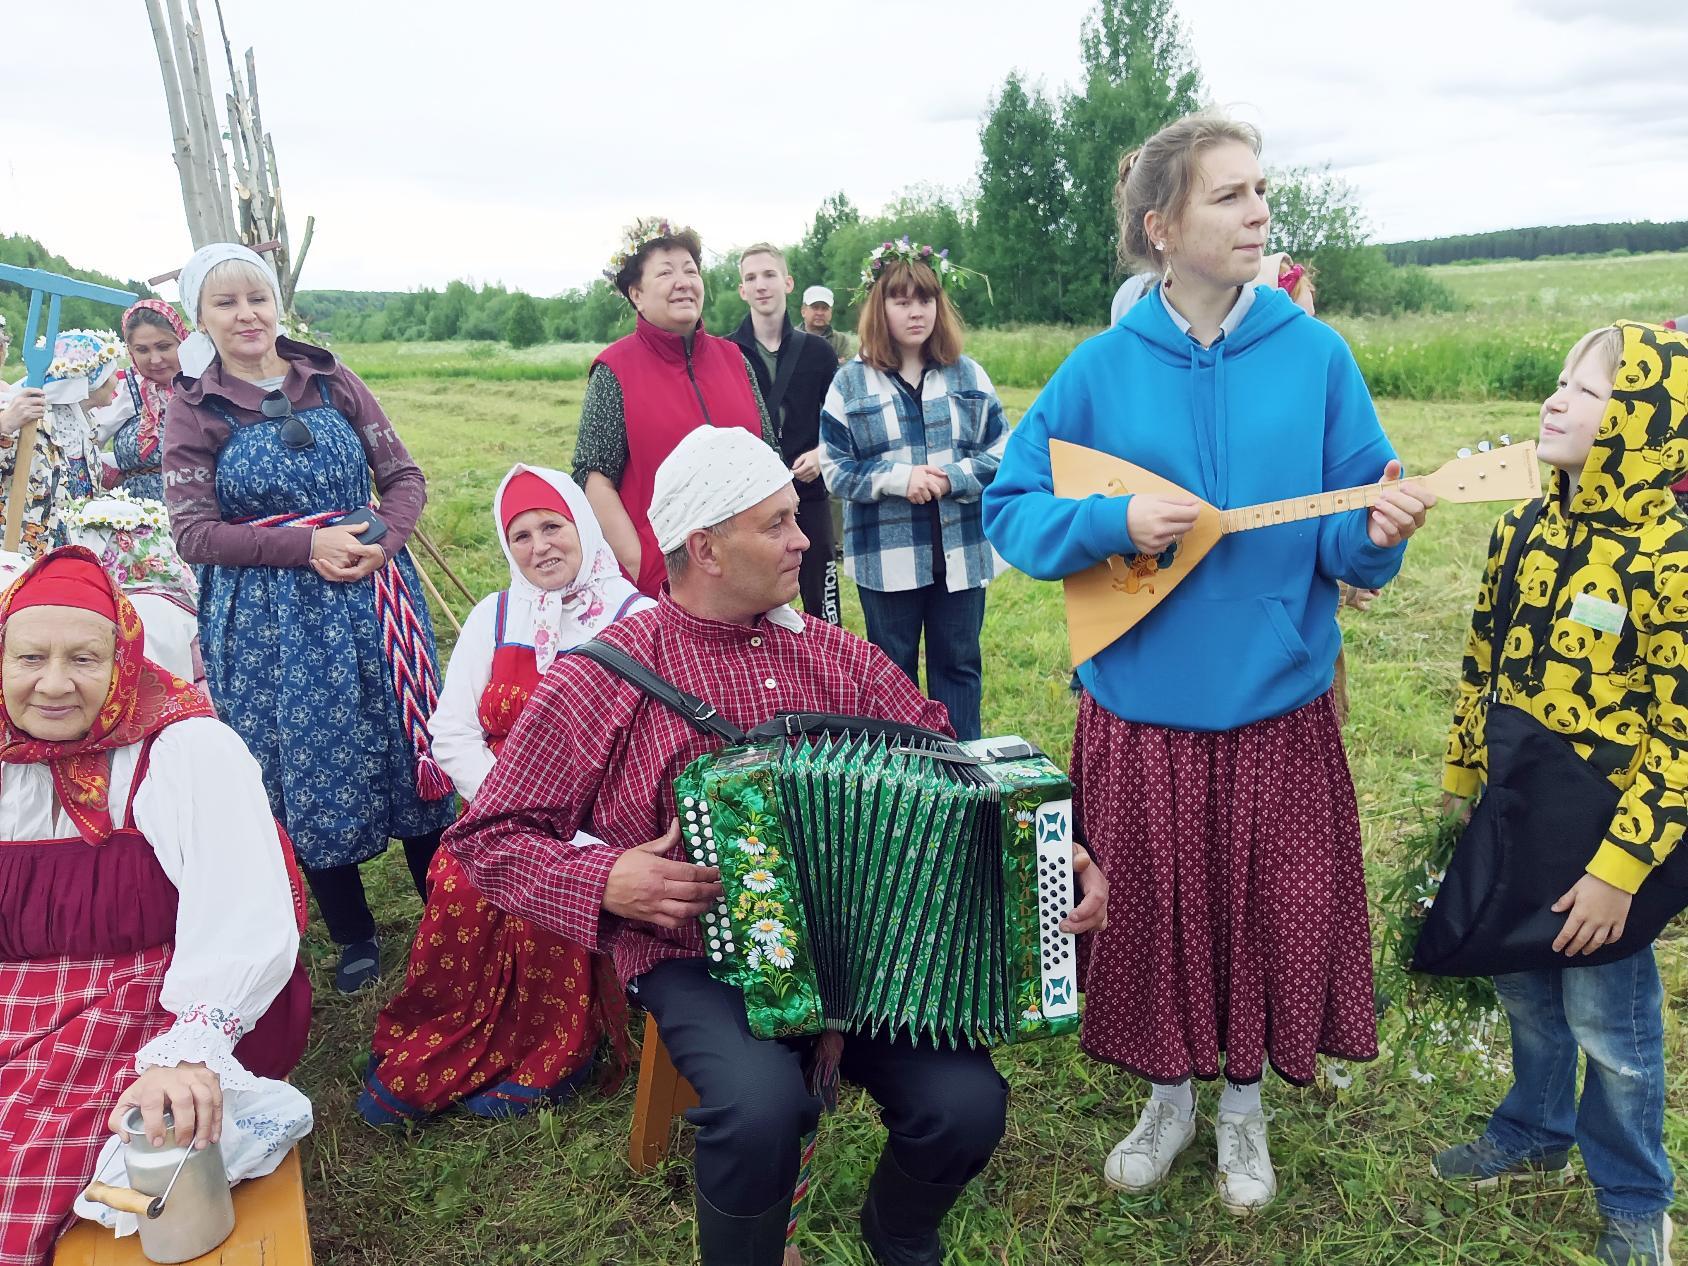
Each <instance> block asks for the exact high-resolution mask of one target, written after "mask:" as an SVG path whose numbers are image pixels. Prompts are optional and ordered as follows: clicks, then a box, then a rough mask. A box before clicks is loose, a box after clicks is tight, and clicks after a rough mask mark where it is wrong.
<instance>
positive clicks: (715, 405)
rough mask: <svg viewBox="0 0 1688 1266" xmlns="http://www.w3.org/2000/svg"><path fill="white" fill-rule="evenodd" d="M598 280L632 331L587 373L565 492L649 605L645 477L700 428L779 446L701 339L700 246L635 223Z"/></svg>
mask: <svg viewBox="0 0 1688 1266" xmlns="http://www.w3.org/2000/svg"><path fill="white" fill-rule="evenodd" d="M604 276H605V277H606V278H608V279H609V282H610V284H611V285H613V286H614V287H615V288H616V289H617V290H619V291H620V292H621V295H622V297H623V298H624V299H626V300H627V302H628V303H630V304H632V305H633V310H634V311H635V312H636V313H638V320H637V322H636V324H635V325H634V327H633V333H631V334H629V335H627V336H626V337H624V338H620V339H617V340H616V341H615V342H614V343H611V344H610V345H609V346H608V347H606V348H605V349H604V350H603V351H602V352H600V353H599V354H598V358H597V359H596V360H595V361H593V362H592V370H591V374H590V376H589V377H588V378H587V381H586V399H585V400H584V401H582V402H581V406H580V431H579V434H578V435H577V437H576V439H575V448H574V471H573V474H574V481H575V482H576V483H577V484H579V485H580V486H581V487H582V488H583V489H585V490H586V499H587V501H589V502H590V503H591V505H592V511H593V513H594V514H596V515H597V517H598V524H599V526H600V527H602V528H603V530H604V539H605V540H607V541H608V542H609V543H610V548H611V549H613V550H614V551H615V556H616V558H617V559H618V560H619V561H620V563H621V566H622V568H623V570H625V571H626V572H627V574H628V575H629V576H630V577H632V579H633V583H634V584H636V585H637V586H638V587H639V590H640V592H642V593H644V594H646V595H648V596H650V597H653V598H654V597H655V596H656V595H657V593H658V592H659V591H660V590H661V589H662V583H663V580H664V579H665V577H666V574H667V573H666V571H665V569H664V567H663V562H662V551H661V550H659V549H658V548H657V543H656V534H655V533H654V532H653V531H652V530H651V524H650V518H649V511H650V505H651V488H652V484H653V481H654V480H655V478H656V468H657V467H658V466H660V465H662V459H663V458H665V457H667V456H668V455H669V454H670V453H672V452H673V451H674V446H675V445H676V444H678V443H679V442H680V441H681V440H682V439H684V438H685V436H686V435H687V434H688V433H689V432H691V431H694V430H696V429H697V428H698V427H700V426H736V427H742V428H743V429H744V430H746V431H749V432H751V434H753V435H759V436H761V437H762V439H764V440H765V441H767V443H768V445H769V447H771V448H773V449H774V450H775V451H778V449H779V441H778V439H777V437H776V436H775V434H774V429H773V427H772V426H771V425H770V423H769V421H768V407H767V405H766V404H764V403H763V401H762V391H761V389H760V388H759V387H758V386H757V384H756V375H755V374H754V373H752V372H751V369H750V365H749V363H748V362H746V360H745V359H744V353H743V352H742V351H740V350H739V347H738V345H737V344H736V343H733V342H731V341H729V340H727V339H724V338H716V337H715V336H714V335H713V334H709V333H707V332H705V330H704V328H703V242H702V240H701V239H700V238H699V237H698V235H697V230H695V229H691V228H684V227H680V226H678V225H675V224H673V223H671V222H670V221H668V220H666V219H662V218H659V217H655V216H652V217H647V218H645V219H641V220H637V221H635V222H634V223H633V225H632V226H631V227H630V228H629V229H628V230H627V233H626V236H625V238H624V240H623V242H622V245H621V249H620V250H618V251H617V252H616V253H615V254H614V255H612V256H610V266H609V267H608V268H606V269H604Z"/></svg>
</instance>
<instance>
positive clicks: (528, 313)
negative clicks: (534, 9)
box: [504, 292, 545, 348]
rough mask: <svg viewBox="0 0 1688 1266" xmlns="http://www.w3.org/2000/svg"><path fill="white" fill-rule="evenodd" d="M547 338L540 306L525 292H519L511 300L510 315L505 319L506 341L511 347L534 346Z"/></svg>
mask: <svg viewBox="0 0 1688 1266" xmlns="http://www.w3.org/2000/svg"><path fill="white" fill-rule="evenodd" d="M544 338H545V323H544V322H543V321H541V320H540V318H539V306H538V305H537V304H536V303H534V301H533V299H532V298H531V297H530V296H528V295H525V294H521V293H519V292H518V293H517V294H516V295H515V296H514V297H513V298H512V299H511V300H510V315H509V316H508V317H507V318H505V321H504V341H505V342H506V343H508V344H509V345H510V346H511V347H517V348H520V347H532V346H533V345H534V344H535V343H538V342H541V341H542V340H543V339H544Z"/></svg>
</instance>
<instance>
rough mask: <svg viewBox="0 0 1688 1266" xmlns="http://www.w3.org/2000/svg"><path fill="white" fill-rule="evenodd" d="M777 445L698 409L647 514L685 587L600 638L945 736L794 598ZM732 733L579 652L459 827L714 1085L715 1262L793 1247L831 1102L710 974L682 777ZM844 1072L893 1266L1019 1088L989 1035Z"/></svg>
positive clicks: (512, 905)
mask: <svg viewBox="0 0 1688 1266" xmlns="http://www.w3.org/2000/svg"><path fill="white" fill-rule="evenodd" d="M797 504H798V503H797V494H796V492H795V490H794V489H793V487H792V483H791V472H790V471H789V470H787V469H786V468H785V467H784V465H783V464H782V463H781V461H780V459H779V456H778V454H776V453H775V452H774V451H773V450H772V449H770V448H769V447H768V446H767V445H766V444H764V443H763V442H761V441H760V440H759V439H757V438H756V437H755V436H754V435H752V434H750V433H749V432H747V431H741V430H737V429H731V428H720V429H717V428H711V427H702V428H699V429H698V430H696V431H693V432H692V433H691V434H690V435H688V436H687V437H686V438H685V439H684V440H683V441H682V442H681V444H680V445H679V446H678V447H677V448H676V449H675V450H674V452H673V453H672V454H671V455H670V456H669V457H668V459H667V460H666V461H664V462H663V463H662V466H661V468H660V469H659V470H658V472H657V475H656V481H655V489H654V493H653V497H652V507H651V523H652V526H653V528H654V529H655V531H656V535H657V538H658V544H659V545H660V547H661V549H662V550H663V553H664V560H665V563H666V565H667V570H668V578H669V583H668V586H667V588H666V589H665V590H664V592H663V593H662V595H661V596H660V598H659V601H658V606H657V607H656V608H655V609H654V610H648V611H642V612H638V613H636V614H634V615H632V616H629V617H627V618H626V619H623V620H621V621H618V622H617V623H615V624H613V625H611V626H610V627H609V628H607V629H606V630H604V631H603V632H602V634H600V640H601V641H603V642H606V643H610V644H611V645H613V646H614V647H616V648H617V649H619V650H621V651H624V652H626V653H627V654H628V655H630V656H631V657H633V658H634V659H636V660H637V661H639V663H640V664H642V665H644V666H645V667H646V668H648V669H649V670H651V671H652V672H654V673H655V674H656V675H657V676H659V677H662V678H664V679H666V680H667V681H668V682H669V683H671V684H672V685H674V686H677V687H679V688H680V689H681V690H683V691H686V692H689V693H690V694H693V695H696V696H698V697H700V698H702V699H704V700H707V701H708V702H709V703H710V704H712V705H714V707H715V708H716V709H717V710H718V712H719V714H720V716H721V717H722V718H724V719H725V720H726V721H728V722H730V723H732V724H733V725H735V726H738V727H739V728H741V729H745V730H748V729H751V728H753V727H754V726H756V725H758V724H759V723H761V722H764V721H766V720H768V719H769V718H771V717H773V716H774V715H775V714H776V713H781V712H796V711H803V712H827V713H838V714H845V715H853V716H869V717H875V718H879V719H882V720H888V721H896V722H903V723H910V724H915V725H920V726H924V727H927V728H931V729H937V730H941V731H943V732H945V733H949V726H948V721H947V718H946V715H945V712H944V708H943V706H942V705H941V704H937V703H933V702H931V701H930V700H927V699H925V698H923V697H922V696H921V695H920V693H919V692H918V691H917V690H916V689H915V687H914V686H913V684H912V683H910V681H909V680H908V678H907V677H905V676H904V675H903V674H902V672H901V671H900V670H898V669H897V668H896V666H895V665H893V664H892V662H891V660H890V659H889V658H888V657H887V656H886V655H885V654H884V652H882V651H880V650H879V649H878V648H876V647H874V646H871V645H869V644H868V643H867V642H864V641H863V640H861V639H860V638H858V637H856V636H854V635H853V634H850V633H847V632H845V631H844V630H842V629H840V628H835V627H834V626H832V625H829V624H826V623H824V622H821V621H819V620H815V619H811V618H809V617H806V616H803V615H800V614H798V613H797V612H796V611H794V610H793V609H792V608H791V606H789V605H788V604H789V603H790V601H791V600H792V599H793V598H794V597H795V596H796V594H797V589H798V568H799V566H800V564H801V562H802V557H803V551H804V549H805V548H806V547H807V545H808V541H807V539H806V538H805V537H804V535H803V533H802V532H801V531H800V530H799V528H798V526H797V521H796V512H797ZM718 745H719V740H718V739H716V738H714V737H712V736H710V735H708V734H705V733H702V732H700V731H699V730H697V729H694V728H693V727H692V726H691V725H690V724H688V723H687V722H686V721H685V720H684V719H683V718H682V717H681V716H680V715H679V714H678V713H677V712H675V711H673V710H672V709H670V708H669V707H667V706H665V705H664V704H662V703H660V702H658V701H657V700H655V699H654V698H651V697H649V696H648V695H646V694H645V693H644V692H643V691H642V690H641V689H640V688H639V687H637V686H635V685H632V684H630V683H629V682H627V681H624V680H623V679H622V678H621V677H619V676H617V675H615V674H612V673H611V672H610V671H608V670H607V669H605V668H603V667H600V666H599V665H598V664H597V663H595V662H593V661H592V660H590V659H587V658H586V657H584V656H580V655H567V656H563V657H562V658H560V659H559V660H558V661H557V663H556V664H555V665H554V666H553V668H552V669H551V671H550V673H549V674H547V676H546V677H545V678H544V680H543V681H542V682H541V683H540V685H539V687H538V689H537V690H536V692H535V693H534V695H533V698H532V701H531V702H530V703H529V704H528V707H527V710H526V711H525V712H524V713H523V714H522V717H521V720H520V721H519V723H518V724H517V726H516V729H515V730H514V731H513V732H512V733H511V735H510V737H509V739H508V740H507V742H506V745H505V747H504V750H503V752H502V753H501V755H500V758H499V760H498V763H497V765H496V766H495V767H494V769H493V771H492V773H491V775H490V776H489V777H488V778H487V780H486V782H485V783H484V784H483V785H482V787H481V791H480V794H479V795H477V796H476V797H475V801H474V803H473V804H472V805H471V806H470V808H469V810H468V812H467V814H466V815H465V816H464V817H463V818H462V820H461V821H460V822H459V823H458V824H457V825H456V826H455V827H453V828H452V829H451V831H450V832H449V833H448V834H447V836H446V846H447V847H448V848H450V849H451V850H452V851H453V852H454V853H455V855H456V856H457V857H458V858H459V859H460V860H461V861H462V863H463V865H464V866H465V867H466V868H467V870H468V871H469V873H470V875H471V877H472V878H473V880H474V882H475V884H476V885H477V886H478V887H479V888H480V889H481V891H482V892H484V893H485V894H486V895H487V896H488V897H489V898H490V899H491V900H492V901H494V902H495V903H496V904H497V905H499V906H501V907H502V908H504V909H506V910H509V911H512V912H514V913H517V914H519V915H522V916H524V917H526V918H529V919H532V920H534V921H535V922H537V923H539V924H541V925H542V926H544V927H547V928H549V929H551V930H553V931H555V932H557V933H559V934H561V935H563V936H566V937H568V938H570V939H571V940H574V941H577V942H578V943H579V944H581V945H583V946H586V947H587V948H589V949H594V950H603V951H605V952H607V953H609V954H611V955H612V956H613V958H614V960H615V966H616V970H617V973H618V974H619V976H620V978H621V980H622V981H623V983H625V984H626V986H627V988H628V991H629V992H630V993H631V994H632V995H633V997H634V999H635V1000H636V1001H637V1002H638V1003H640V1004H641V1005H642V1006H644V1007H645V1008H646V1009H647V1010H648V1011H649V1012H650V1013H651V1015H652V1016H654V1017H655V1019H656V1023H657V1027H658V1029H659V1031H660V1032H661V1034H662V1039H663V1042H664V1043H665V1044H666V1046H667V1047H668V1050H669V1053H670V1055H671V1057H672V1058H673V1060H674V1064H675V1066H676V1067H677V1068H678V1069H679V1071H680V1073H681V1074H682V1075H683V1076H684V1077H685V1078H686V1079H687V1080H688V1081H690V1082H691V1084H692V1086H693V1087H694V1088H696V1090H697V1092H698V1095H699V1097H700V1099H701V1101H702V1102H701V1105H700V1106H699V1107H697V1108H695V1109H693V1110H692V1111H691V1112H690V1113H689V1114H688V1116H689V1117H690V1119H691V1120H692V1122H693V1123H694V1124H695V1125H696V1126H697V1153H696V1183H695V1186H696V1205H697V1223H698V1242H699V1245H700V1248H701V1251H702V1259H703V1262H704V1263H705V1266H726V1264H728V1263H732V1264H735V1266H737V1264H740V1263H743V1264H745V1266H761V1264H762V1263H778V1262H779V1261H780V1259H781V1253H782V1249H783V1245H784V1242H785V1228H786V1219H787V1215H788V1213H789V1210H790V1205H791V1195H792V1186H793V1183H794V1181H795V1179H796V1177H797V1172H798V1163H799V1142H800V1140H801V1139H802V1138H803V1136H804V1135H806V1134H807V1133H808V1132H810V1131H811V1130H813V1129H814V1128H815V1125H816V1122H817V1120H818V1118H819V1116H820V1111H821V1099H820V1097H819V1096H818V1095H817V1094H816V1093H815V1092H814V1091H813V1090H811V1088H810V1084H809V1079H808V1078H807V1077H806V1075H805V1063H806V1059H807V1056H808V1054H809V1051H810V1048H811V1047H812V1045H813V1042H812V1041H760V1040H757V1039H756V1038H754V1037H752V1036H751V1033H750V1030H749V1028H748V1025H747V1021H746V1015H745V1005H744V997H743V995H742V994H741V993H740V992H739V991H738V990H737V989H734V988H732V987H731V986H729V985H727V984H724V983H722V982H720V981H718V980H716V979H714V978H713V977H712V976H711V975H710V974H709V973H708V971H707V970H706V968H705V964H704V960H703V957H702V953H703V946H702V940H701V938H700V935H699V930H698V917H699V915H701V914H703V913H704V912H705V911H706V910H708V909H710V908H711V907H712V906H713V904H714V903H715V902H716V901H717V900H718V899H719V898H720V896H721V885H720V883H719V875H718V871H717V869H716V868H715V867H713V866H698V865H693V864H690V863H688V862H685V861H681V860H677V859H678V858H679V857H680V856H681V855H682V854H681V850H680V833H679V827H678V823H677V821H676V816H675V799H674V791H673V783H674V780H675V778H676V777H677V776H678V775H679V774H680V773H681V771H682V770H684V769H685V767H686V766H687V765H688V764H689V763H690V762H691V761H692V760H693V759H694V758H695V757H697V756H699V755H700V754H702V753H705V752H708V751H710V750H712V749H714V748H715V747H717V746H718ZM1074 851H1075V858H1074V865H1075V869H1076V871H1077V874H1078V875H1079V877H1080V879H1081V882H1082V884H1083V887H1084V899H1083V901H1082V902H1081V903H1080V904H1079V906H1078V908H1077V909H1075V910H1074V911H1073V913H1072V915H1071V917H1070V918H1069V919H1068V920H1067V922H1066V923H1065V924H1064V925H1063V927H1064V930H1066V931H1069V932H1086V931H1090V930H1092V929H1094V928H1097V927H1100V926H1101V925H1102V924H1103V922H1104V921H1105V914H1106V907H1107V884H1106V880H1105V879H1103V878H1102V876H1101V873H1100V871H1099V870H1097V869H1094V868H1090V867H1089V858H1088V856H1087V855H1085V854H1084V853H1083V850H1082V849H1078V848H1076V847H1075V850H1074ZM840 1071H841V1072H842V1074H843V1076H845V1077H846V1078H848V1079H850V1080H851V1081H854V1082H856V1083H858V1084H860V1085H861V1086H863V1087H864V1088H865V1089H866V1090H867V1091H868V1093H869V1094H871V1095H872V1096H873V1098H874V1099H875V1100H877V1101H878V1103H879V1105H880V1107H881V1109H882V1119H883V1121H884V1123H885V1126H886V1129H887V1131H888V1134H889V1137H888V1139H887V1141H886V1145H885V1148H884V1150H883V1152H882V1153H881V1155H880V1158H879V1162H878V1166H877V1168H876V1169H875V1171H874V1174H873V1177H872V1180H871V1181H870V1183H869V1187H868V1192H867V1199H866V1202H865V1204H864V1206H863V1208H862V1219H861V1220H862V1235H863V1238H864V1239H865V1240H866V1242H867V1245H868V1247H869V1249H870V1250H871V1251H872V1253H873V1255H874V1258H875V1260H876V1261H878V1262H880V1263H882V1264H884V1266H918V1264H925V1263H933V1264H935V1263H937V1262H938V1261H939V1260H940V1248H939V1241H938V1226H939V1224H940V1223H941V1222H942V1220H943V1218H944V1215H945V1213H946V1212H947V1211H948V1210H949V1208H950V1207H951V1206H952V1205H953V1204H954V1203H955V1201H956V1199H957V1197H958V1196H959V1195H960V1194H961V1191H962V1188H963V1187H964V1186H965V1185H966V1184H967V1183H968V1182H969V1181H970V1180H971V1179H972V1178H973V1177H974V1176H976V1175H977V1174H978V1173H979V1172H980V1171H981V1170H983V1169H984V1167H985V1165H986V1163H987V1162H988V1161H989V1160H990V1157H991V1154H992V1152H993V1151H994V1150H995V1149H996V1145H997V1143H998V1141H999V1140H1000V1139H1001V1137H1002V1133H1003V1129H1004V1115H1005V1109H1006V1099H1007V1096H1006V1090H1007V1087H1006V1085H1005V1083H1004V1082H1003V1080H1002V1078H1001V1077H1000V1076H998V1074H997V1072H996V1069H995V1067H994V1066H993V1064H992V1063H991V1058H990V1054H989V1053H988V1052H987V1051H986V1050H984V1049H983V1048H980V1047H959V1048H945V1047H943V1046H937V1045H933V1044H930V1043H927V1044H922V1045H915V1044H912V1043H910V1042H909V1041H907V1040H906V1039H892V1038H888V1037H886V1036H883V1035H882V1036H879V1037H867V1036H862V1035H851V1036H850V1037H848V1038H847V1039H846V1040H845V1042H844V1047H843V1053H842V1059H841V1063H840Z"/></svg>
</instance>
